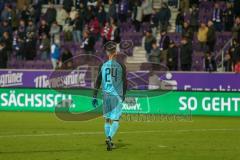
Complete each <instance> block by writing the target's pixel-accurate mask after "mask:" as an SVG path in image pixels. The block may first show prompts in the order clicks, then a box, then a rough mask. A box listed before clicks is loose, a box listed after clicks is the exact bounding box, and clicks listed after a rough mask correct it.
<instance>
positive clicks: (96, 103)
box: [92, 97, 98, 108]
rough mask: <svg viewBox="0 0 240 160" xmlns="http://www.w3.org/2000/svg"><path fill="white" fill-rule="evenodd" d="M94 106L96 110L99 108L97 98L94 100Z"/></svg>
mask: <svg viewBox="0 0 240 160" xmlns="http://www.w3.org/2000/svg"><path fill="white" fill-rule="evenodd" d="M92 105H93V107H95V108H97V106H98V100H97V98H95V97H94V98H93V100H92Z"/></svg>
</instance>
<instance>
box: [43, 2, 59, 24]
mask: <svg viewBox="0 0 240 160" xmlns="http://www.w3.org/2000/svg"><path fill="white" fill-rule="evenodd" d="M44 17H45V20H46V21H47V23H48V25H49V26H51V25H52V23H53V22H55V21H56V18H57V10H56V9H55V8H54V5H53V4H52V3H49V7H48V9H47V11H46V13H45V16H44Z"/></svg>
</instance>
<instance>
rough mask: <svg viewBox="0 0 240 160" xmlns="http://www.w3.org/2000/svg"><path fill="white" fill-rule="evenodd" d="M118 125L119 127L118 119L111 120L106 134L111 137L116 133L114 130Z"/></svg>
mask: <svg viewBox="0 0 240 160" xmlns="http://www.w3.org/2000/svg"><path fill="white" fill-rule="evenodd" d="M118 127H119V122H118V121H113V123H112V125H111V128H110V132H109V135H108V136H109V137H111V138H113V136H114V135H115V134H116V132H117V130H118Z"/></svg>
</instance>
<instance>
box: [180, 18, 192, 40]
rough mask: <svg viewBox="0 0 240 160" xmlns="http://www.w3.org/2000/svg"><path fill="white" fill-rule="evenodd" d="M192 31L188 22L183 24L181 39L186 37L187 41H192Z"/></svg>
mask: <svg viewBox="0 0 240 160" xmlns="http://www.w3.org/2000/svg"><path fill="white" fill-rule="evenodd" d="M193 35H194V31H193V29H192V27H190V25H189V23H188V22H184V23H183V30H182V37H187V38H188V40H189V41H192V40H193Z"/></svg>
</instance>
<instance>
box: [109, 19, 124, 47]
mask: <svg viewBox="0 0 240 160" xmlns="http://www.w3.org/2000/svg"><path fill="white" fill-rule="evenodd" d="M110 40H111V41H113V42H115V43H116V44H117V51H119V44H120V42H121V36H120V28H119V27H118V26H117V22H116V21H115V20H113V21H112V22H111V38H110Z"/></svg>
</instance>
